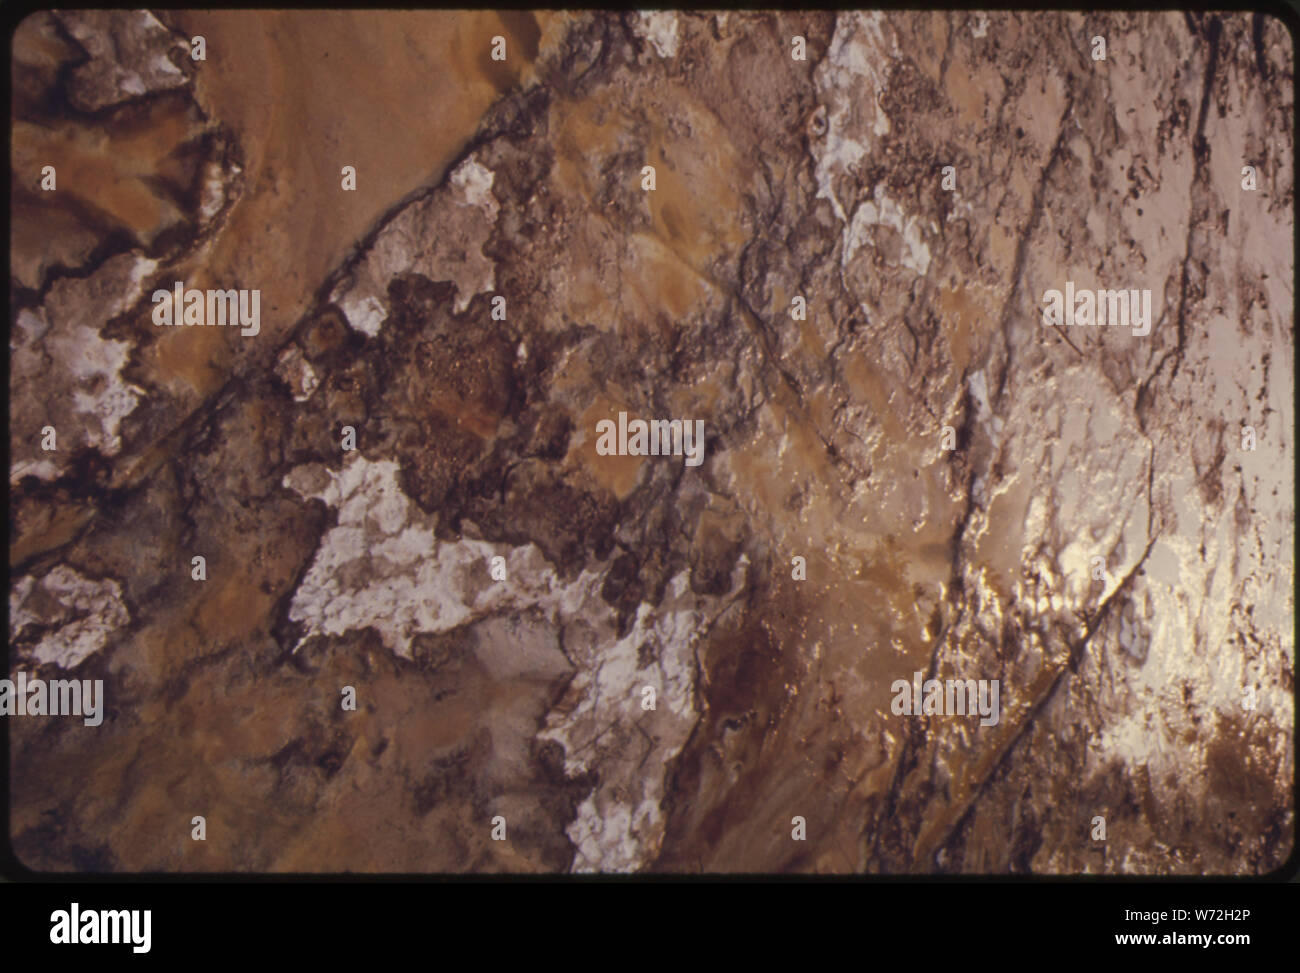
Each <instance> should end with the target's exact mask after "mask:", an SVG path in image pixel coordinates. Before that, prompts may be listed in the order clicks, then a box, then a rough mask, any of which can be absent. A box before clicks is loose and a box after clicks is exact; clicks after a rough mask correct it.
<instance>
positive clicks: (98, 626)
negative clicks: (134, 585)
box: [9, 564, 130, 669]
mask: <svg viewBox="0 0 1300 973" xmlns="http://www.w3.org/2000/svg"><path fill="white" fill-rule="evenodd" d="M128 621H130V614H129V613H128V612H127V610H126V606H125V605H124V604H122V589H121V588H120V587H119V586H118V583H117V582H116V581H114V580H113V579H112V578H104V579H103V580H101V581H96V580H95V579H93V578H87V577H84V576H83V575H80V574H78V573H77V572H76V571H74V570H73V569H72V568H70V567H68V566H67V565H66V564H60V565H58V566H57V567H55V568H54V569H53V570H51V571H50V572H49V574H47V575H45V577H43V578H41V580H40V581H37V580H36V579H35V578H33V577H32V576H31V575H27V576H25V577H23V578H20V579H19V580H18V581H17V582H16V583H15V584H14V586H13V588H12V589H11V590H10V592H9V641H10V642H11V643H13V642H14V641H16V640H18V639H20V638H21V637H22V635H23V633H24V631H25V630H26V629H28V628H29V627H31V626H35V625H38V624H39V625H44V626H52V627H51V628H49V629H48V630H47V631H46V632H45V634H44V635H42V636H41V637H40V639H39V640H38V641H37V642H36V643H35V644H34V645H33V646H32V647H31V648H30V649H24V648H20V649H19V654H20V655H30V657H31V658H32V659H34V660H35V661H36V662H37V663H39V664H41V665H56V666H59V667H60V668H63V669H73V668H76V667H77V666H78V665H80V664H81V663H82V662H83V661H85V659H87V658H88V657H89V656H91V655H92V654H94V653H95V652H98V651H99V650H100V649H102V648H103V647H104V646H105V645H106V644H107V643H108V640H109V638H110V637H111V636H112V634H113V633H114V632H115V631H117V630H118V629H119V628H121V627H122V626H123V625H125V624H126V623H127V622H128Z"/></svg>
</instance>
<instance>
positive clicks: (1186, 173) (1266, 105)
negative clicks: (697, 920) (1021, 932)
mask: <svg viewBox="0 0 1300 973" xmlns="http://www.w3.org/2000/svg"><path fill="white" fill-rule="evenodd" d="M195 35H203V36H204V38H205V41H206V60H201V61H195V60H192V59H191V57H190V51H191V50H192V46H191V38H193V37H194V36H195ZM1097 36H1101V37H1103V38H1105V44H1106V57H1105V59H1104V60H1099V59H1095V52H1096V50H1097V48H1096V44H1095V41H1094V40H1093V38H1094V37H1097ZM498 37H499V38H502V39H504V41H505V45H506V51H507V55H506V60H505V61H494V60H493V59H492V57H491V53H490V52H491V50H492V48H493V45H494V38H498ZM796 37H798V38H800V39H802V42H803V44H804V46H805V48H806V59H803V60H800V59H796V58H795V57H793V56H792V52H794V51H796V50H797V49H798V46H797V44H795V43H793V42H792V39H793V38H796ZM1291 65H1292V39H1291V37H1290V35H1289V34H1288V32H1287V30H1286V28H1285V27H1284V26H1283V25H1282V24H1281V23H1279V22H1278V21H1276V20H1273V19H1271V18H1268V17H1266V16H1262V15H1251V14H1232V15H1208V14H1205V15H1202V14H1194V15H1182V14H1164V13H1143V14H1136V13H1135V14H1126V13H1119V12H1115V13H1097V14H1089V15H1083V14H1064V13H1047V12H1041V13H1031V12H1021V13H993V12H990V13H987V14H981V13H967V12H957V11H952V12H893V13H858V12H842V13H839V14H829V13H816V12H784V13H763V12H730V13H717V14H713V13H704V12H698V13H697V12H692V13H677V12H673V11H658V12H653V13H642V14H638V13H628V14H611V13H605V12H584V13H554V12H546V13H537V14H531V13H528V12H503V13H500V14H496V13H490V12H482V13H454V12H438V13H420V12H361V11H356V12H352V11H333V12H326V13H313V14H310V15H309V14H302V13H297V12H284V11H281V12H245V11H216V12H192V13H191V12H185V11H165V12H159V13H157V14H156V15H154V14H148V13H144V12H140V11H135V12H127V11H122V12H81V13H75V12H58V13H40V14H34V15H32V16H30V17H28V18H27V19H26V20H25V21H23V23H22V24H21V26H20V27H19V30H18V32H17V35H16V37H15V43H14V63H13V72H14V74H13V80H14V85H13V108H14V133H13V149H12V151H13V170H14V182H13V187H12V200H13V216H14V222H13V231H12V245H13V246H12V263H11V278H12V282H13V291H14V295H15V299H14V303H13V305H12V306H11V309H10V321H11V338H10V349H11V360H12V365H11V373H10V437H11V452H10V489H11V500H10V515H9V516H10V520H9V523H10V534H11V540H10V554H9V556H10V570H11V587H10V600H9V630H10V663H9V668H10V673H11V676H16V674H17V673H18V672H19V671H24V672H27V673H29V674H31V675H33V676H35V675H40V676H42V677H45V678H62V677H64V676H66V675H67V674H68V673H74V674H75V675H76V676H77V677H79V678H82V679H102V680H103V681H104V686H105V695H106V698H107V700H108V702H107V709H106V716H105V719H104V721H103V723H102V724H101V725H99V726H86V725H83V724H82V722H81V721H80V720H76V719H70V718H69V719H65V718H61V717H50V718H45V719H41V718H37V717H27V718H18V717H15V718H12V719H10V720H7V721H6V723H7V725H8V728H9V739H10V747H11V761H12V768H13V782H12V823H11V835H10V840H11V842H12V844H13V847H14V849H15V851H16V853H17V854H18V856H19V857H20V859H21V860H22V861H24V862H25V863H27V864H28V865H29V866H30V867H32V868H34V869H38V870H42V871H88V870H93V871H124V872H139V871H163V872H171V871H182V872H199V871H259V872H260V871H271V872H286V871H287V872H342V871H380V872H449V873H460V872H477V871H489V872H490V871H506V872H539V871H540V872H560V871H579V872H582V871H606V872H628V871H645V872H655V871H662V872H697V871H704V872H828V873H852V872H873V873H900V872H941V873H986V874H987V873H994V874H1001V873H1013V872H1036V873H1058V874H1079V873H1091V872H1096V873H1129V874H1144V875H1147V874H1234V875H1236V874H1257V873H1263V872H1267V871H1269V870H1271V869H1274V868H1276V867H1278V866H1279V865H1280V864H1281V863H1282V862H1283V861H1284V860H1285V859H1286V858H1287V857H1288V855H1289V854H1290V851H1291V841H1292V834H1293V830H1294V823H1293V822H1294V807H1293V804H1292V794H1293V791H1292V782H1293V779H1294V751H1293V739H1294V718H1295V713H1294V688H1295V686H1294V669H1295V667H1294V658H1295V644H1294V634H1293V633H1294V611H1295V606H1294V599H1293V589H1294V560H1293V551H1294V541H1295V536H1294V513H1295V505H1294V496H1295V481H1294V468H1295V467H1294V464H1295V456H1294V438H1293V437H1294V419H1295V413H1294V402H1293V398H1292V389H1293V385H1292V376H1293V373H1294V366H1295V361H1294V331H1293V328H1294V318H1293V305H1294V284H1293V281H1294V257H1295V255H1294V250H1293V223H1294V196H1293V193H1294V186H1293V184H1292V182H1291V174H1292V171H1293V168H1294V135H1295V133H1294V131H1293V129H1292V111H1293V99H1294V90H1293V82H1294V78H1293V76H1292V73H1291ZM45 165H52V166H54V167H55V169H56V171H57V189H55V190H54V191H44V190H42V189H41V188H40V187H41V179H42V166H45ZM344 166H353V167H354V168H355V172H356V182H355V185H356V189H355V191H352V190H347V189H344V188H343V185H344V183H343V181H342V168H343V167H344ZM645 166H652V167H653V169H654V172H653V178H654V186H653V189H648V188H646V186H647V185H648V184H647V182H646V176H645V174H644V170H643V167H645ZM948 166H951V167H952V170H951V173H950V174H947V173H946V172H945V167H948ZM1246 166H1250V167H1252V168H1253V171H1254V174H1255V176H1254V178H1256V180H1257V188H1256V189H1254V190H1248V189H1246V188H1243V183H1244V173H1243V167H1246ZM177 281H180V282H183V283H184V285H185V286H186V287H187V288H192V289H205V288H223V289H224V288H232V289H257V290H259V291H260V294H261V305H260V306H261V326H260V331H259V332H258V333H257V334H256V335H252V336H247V337H246V336H243V335H241V334H240V332H239V331H238V330H237V329H234V328H203V327H185V326H181V327H171V328H163V327H158V326H156V323H155V319H153V317H152V316H153V311H154V308H155V304H154V302H153V301H152V300H151V297H150V295H151V294H152V293H153V292H154V290H155V289H156V288H158V289H162V290H163V291H168V292H170V290H171V288H172V287H173V285H174V283H175V282H177ZM1067 282H1074V283H1075V284H1077V286H1078V287H1079V288H1093V289H1111V288H1124V289H1134V290H1149V291H1150V295H1151V321H1150V331H1149V333H1148V334H1144V335H1139V334H1136V333H1135V332H1136V331H1137V330H1138V329H1137V328H1133V329H1130V328H1128V327H1092V328H1090V327H1066V326H1058V327H1049V326H1045V325H1044V319H1043V309H1044V298H1043V295H1044V294H1045V293H1046V292H1047V291H1049V290H1051V289H1061V290H1063V289H1064V288H1065V287H1066V284H1067ZM1072 286H1073V285H1072ZM501 298H504V304H502V303H501V301H500V300H499V299H501ZM800 303H802V305H804V306H806V313H800V311H799V310H798V309H797V306H798V305H799V304H800ZM620 413H626V414H627V416H628V417H629V418H633V419H635V418H644V419H649V418H664V419H681V420H702V422H703V429H704V438H703V441H702V443H700V444H699V445H700V446H702V449H703V452H702V455H701V457H700V458H701V462H700V463H699V464H698V465H694V464H693V462H692V461H691V460H690V457H689V456H683V455H680V453H681V452H682V450H678V453H679V455H645V456H638V455H607V450H605V449H604V447H603V446H602V445H601V427H600V426H599V425H598V424H599V423H602V422H603V421H604V420H611V421H614V422H617V421H618V417H619V414H620ZM46 427H53V429H54V431H55V433H56V434H57V448H56V449H54V450H49V449H46V448H44V443H45V441H46V435H47V434H46ZM349 427H350V430H351V433H352V435H353V436H354V437H355V446H356V448H355V449H346V448H344V447H345V446H346V445H347V444H348V443H347V436H348V429H349ZM1247 429H1248V431H1249V437H1250V440H1251V441H1249V442H1248V436H1247V431H1246V430H1247ZM945 446H947V447H951V448H945ZM195 557H202V558H203V559H204V562H203V563H204V565H205V566H204V568H203V569H202V571H199V569H196V568H195V567H194V561H193V559H194V558H195ZM498 558H499V560H494V559H498ZM799 559H802V560H799ZM199 574H202V576H203V579H202V580H197V577H198V575H199ZM918 672H919V673H921V674H922V678H924V679H938V680H956V679H960V680H975V681H977V682H978V681H981V680H982V681H985V682H988V681H993V680H996V681H997V684H998V686H999V687H1000V696H999V700H1000V711H999V712H998V714H997V719H996V721H995V722H991V723H989V722H986V721H984V720H981V719H980V717H979V716H978V715H974V716H972V715H970V714H953V713H950V712H949V713H935V712H922V713H919V714H916V715H908V714H901V713H899V712H898V709H899V707H898V704H897V699H898V693H897V691H896V690H895V689H894V688H893V687H894V686H895V684H896V682H897V681H899V680H901V681H903V682H905V683H906V684H907V685H909V686H910V685H911V683H912V681H913V674H914V673H918ZM344 687H351V688H352V689H353V690H354V691H355V696H356V700H357V705H356V709H355V711H353V710H349V709H345V708H343V706H342V705H341V698H346V692H345V689H344ZM647 690H651V691H652V692H651V693H647ZM909 695H910V693H909ZM651 696H652V697H653V700H651ZM1246 700H1249V703H1250V705H1249V707H1248V706H1247V705H1245V704H1244V701H1246ZM651 707H652V708H651ZM196 815H200V816H203V817H204V818H205V820H206V829H207V831H206V840H203V841H195V840H192V839H191V821H192V819H193V817H194V816H196ZM1099 818H1103V819H1104V834H1105V836H1104V839H1101V838H1098V837H1097V834H1098V832H1097V820H1098V819H1099ZM499 819H504V820H503V824H504V827H505V829H506V838H505V840H494V838H493V834H494V831H497V829H498V823H497V822H498V820H499Z"/></svg>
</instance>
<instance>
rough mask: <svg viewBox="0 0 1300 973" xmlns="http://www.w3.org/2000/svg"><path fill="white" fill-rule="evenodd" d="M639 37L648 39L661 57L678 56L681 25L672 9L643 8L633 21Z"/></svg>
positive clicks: (633, 26)
mask: <svg viewBox="0 0 1300 973" xmlns="http://www.w3.org/2000/svg"><path fill="white" fill-rule="evenodd" d="M632 29H633V30H634V31H636V34H637V36H638V37H640V38H641V39H642V40H644V41H648V42H649V43H650V45H651V46H652V47H654V49H655V53H657V54H658V55H659V56H660V57H676V56H677V39H678V33H679V31H680V30H681V25H680V24H679V23H678V22H677V14H676V12H675V11H672V10H642V11H640V12H639V13H638V14H637V19H636V20H635V21H633V23H632Z"/></svg>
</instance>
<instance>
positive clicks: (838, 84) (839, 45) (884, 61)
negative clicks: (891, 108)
mask: <svg viewBox="0 0 1300 973" xmlns="http://www.w3.org/2000/svg"><path fill="white" fill-rule="evenodd" d="M885 34H886V26H885V20H884V18H883V16H882V15H881V13H880V12H879V11H875V12H872V13H857V12H855V13H849V14H840V15H839V16H838V17H837V18H836V21H835V34H834V36H833V37H832V38H831V45H830V48H829V49H828V50H827V52H826V57H825V59H824V60H823V61H822V63H821V64H819V65H818V66H817V72H816V75H815V77H814V83H815V85H816V87H817V92H818V95H819V97H820V100H821V102H822V104H824V105H825V106H826V135H825V137H824V138H822V139H820V140H816V141H814V143H813V146H812V154H813V158H814V161H815V162H816V179H817V198H818V199H826V200H829V201H830V204H831V207H832V208H833V209H834V211H835V215H836V216H837V217H838V218H839V220H840V221H841V222H842V223H847V222H848V216H847V214H846V212H845V209H844V203H843V202H841V200H840V198H839V196H838V195H837V193H836V191H835V180H836V179H839V178H843V177H845V176H851V175H852V173H851V172H850V170H851V168H852V167H853V166H855V165H857V163H858V162H860V161H861V160H862V158H863V157H864V156H865V155H866V154H867V152H868V151H869V149H870V147H871V138H872V137H873V136H875V137H879V136H881V135H887V134H888V133H889V130H890V128H889V119H888V118H887V117H886V115H885V111H884V109H883V108H882V107H881V105H880V97H881V95H882V94H883V93H884V90H885V79H886V78H887V77H888V74H889V62H890V61H891V60H892V59H895V58H897V57H899V56H900V55H899V50H898V41H897V39H896V38H894V37H893V36H892V32H891V34H890V37H889V38H888V39H886V36H885ZM864 81H865V82H866V84H865V85H864Z"/></svg>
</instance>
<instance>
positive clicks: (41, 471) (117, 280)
mask: <svg viewBox="0 0 1300 973" xmlns="http://www.w3.org/2000/svg"><path fill="white" fill-rule="evenodd" d="M157 266H158V264H157V262H156V261H154V260H149V259H146V258H144V257H141V256H140V255H138V254H133V253H125V254H119V255H118V256H116V257H113V258H112V259H110V260H108V261H106V262H105V263H104V264H103V266H101V267H100V268H99V270H97V271H96V272H95V273H94V274H92V275H91V276H90V277H87V278H84V279H77V278H65V279H63V280H60V281H58V282H57V283H55V284H54V285H53V286H52V287H51V288H50V291H49V295H48V296H47V297H46V300H45V303H44V304H43V305H41V306H40V307H38V308H36V309H34V310H28V309H24V310H22V311H20V312H19V313H18V322H17V323H18V327H17V328H16V329H15V330H14V331H13V332H12V333H11V335H10V344H9V348H10V352H11V354H12V366H11V367H12V376H13V381H14V384H15V387H16V388H19V387H20V388H21V389H22V391H21V392H18V393H16V394H15V400H14V402H13V404H12V406H11V407H12V408H13V411H14V412H15V414H17V415H21V416H22V417H23V421H24V424H25V425H26V426H28V427H30V429H31V430H32V431H33V433H37V432H39V430H40V429H42V428H43V427H45V426H46V425H50V426H53V427H54V429H55V433H56V435H57V437H58V440H57V441H58V449H57V450H56V451H53V452H49V453H42V452H40V438H41V437H40V436H39V435H33V436H32V437H29V438H30V445H29V444H28V443H27V442H23V443H22V444H21V445H20V444H18V443H16V444H15V449H14V455H13V460H14V462H13V465H12V466H10V469H9V479H10V482H16V481H17V480H18V479H20V478H21V477H23V476H26V475H35V476H38V477H40V478H42V479H52V478H54V477H55V476H57V475H58V474H59V472H61V470H62V468H63V466H64V465H65V464H66V462H67V458H68V457H70V456H71V455H72V454H73V452H74V451H75V450H76V449H78V448H79V447H83V446H89V447H91V448H93V449H96V450H98V451H99V452H100V453H102V454H103V455H105V456H115V455H117V453H118V452H119V451H120V450H121V448H122V442H121V439H120V438H119V436H118V430H119V428H120V426H121V422H122V420H123V419H124V418H126V417H127V416H128V415H130V414H131V413H132V412H133V411H134V410H135V407H136V402H137V400H138V399H139V398H140V397H141V396H142V395H143V394H144V392H143V390H142V389H140V388H139V387H137V386H135V385H133V384H131V383H130V382H128V381H126V380H125V379H124V378H123V377H122V371H123V369H124V368H125V367H126V365H127V363H128V362H129V360H130V357H131V347H132V346H131V343H130V342H128V341H119V340H117V339H114V338H105V337H102V336H101V334H100V331H101V329H102V328H103V327H104V325H105V324H106V323H107V322H108V321H109V320H110V319H112V318H114V317H116V316H117V315H119V314H121V313H122V312H123V311H125V310H127V309H128V308H130V307H132V306H133V305H134V304H135V303H136V302H137V301H138V300H140V297H141V295H142V293H143V290H142V284H143V282H144V280H145V279H146V278H148V277H149V276H150V275H151V274H152V273H153V272H154V270H156V269H157ZM83 417H84V418H83ZM23 453H30V454H31V455H23Z"/></svg>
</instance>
